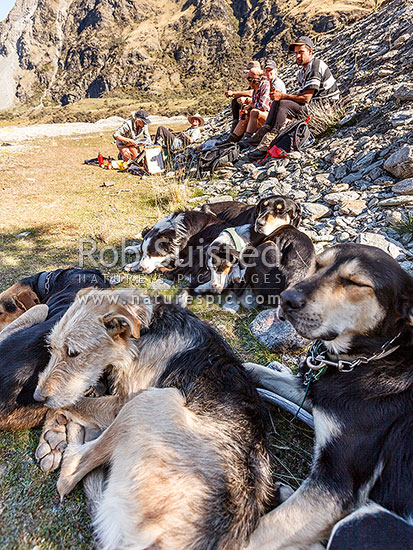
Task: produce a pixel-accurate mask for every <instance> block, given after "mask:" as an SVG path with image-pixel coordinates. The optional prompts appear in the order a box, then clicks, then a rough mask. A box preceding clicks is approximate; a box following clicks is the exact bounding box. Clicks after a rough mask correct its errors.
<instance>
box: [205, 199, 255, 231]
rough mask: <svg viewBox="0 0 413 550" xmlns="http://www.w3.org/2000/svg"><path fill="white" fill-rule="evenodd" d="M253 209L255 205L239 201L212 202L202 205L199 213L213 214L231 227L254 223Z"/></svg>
mask: <svg viewBox="0 0 413 550" xmlns="http://www.w3.org/2000/svg"><path fill="white" fill-rule="evenodd" d="M255 209H256V206H255V205H253V206H251V205H249V204H245V203H244V202H239V201H222V202H214V203H211V204H203V205H202V206H201V208H200V210H201V212H207V213H209V214H214V215H215V216H217V217H218V218H219V219H221V220H222V221H224V222H225V223H227V224H228V225H230V226H231V227H237V226H239V225H245V224H248V223H254V219H255Z"/></svg>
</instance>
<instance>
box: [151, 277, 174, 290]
mask: <svg viewBox="0 0 413 550" xmlns="http://www.w3.org/2000/svg"><path fill="white" fill-rule="evenodd" d="M173 284H174V282H173V281H168V280H167V279H156V281H153V282H152V283H151V284H150V285H149V286H150V288H152V290H170V289H171V287H172V286H173Z"/></svg>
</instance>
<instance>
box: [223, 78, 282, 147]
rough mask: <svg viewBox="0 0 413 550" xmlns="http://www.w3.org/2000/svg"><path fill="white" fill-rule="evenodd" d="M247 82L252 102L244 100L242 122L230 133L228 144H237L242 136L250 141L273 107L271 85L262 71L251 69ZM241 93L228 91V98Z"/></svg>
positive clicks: (247, 99)
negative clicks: (250, 90)
mask: <svg viewBox="0 0 413 550" xmlns="http://www.w3.org/2000/svg"><path fill="white" fill-rule="evenodd" d="M247 80H248V83H249V85H250V86H251V89H252V93H251V101H250V102H249V98H242V99H243V103H244V105H243V107H242V109H241V111H240V120H239V122H238V124H237V125H236V127H235V128H234V130H233V131H232V132H231V133H230V135H229V137H228V138H227V140H226V143H236V142H238V141H240V139H241V138H242V136H244V138H245V139H248V138H250V137H251V136H252V134H253V133H254V132H255V131H256V130H257V129H258V128H260V127H261V126H262V125H263V124H264V122H265V120H266V118H267V115H268V111H269V110H270V106H271V99H270V83H269V81H268V80H267V79H264V77H263V73H262V70H261V69H258V68H256V67H253V68H251V69H250V71H249V73H248V76H247ZM239 93H241V92H231V91H227V93H226V95H227V96H228V97H237V94H239Z"/></svg>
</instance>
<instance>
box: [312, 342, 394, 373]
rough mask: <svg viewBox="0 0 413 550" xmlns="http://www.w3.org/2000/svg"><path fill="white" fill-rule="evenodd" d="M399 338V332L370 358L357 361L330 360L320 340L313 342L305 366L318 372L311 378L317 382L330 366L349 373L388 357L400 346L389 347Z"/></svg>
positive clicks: (359, 358) (363, 357) (360, 358)
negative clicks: (364, 364)
mask: <svg viewBox="0 0 413 550" xmlns="http://www.w3.org/2000/svg"><path fill="white" fill-rule="evenodd" d="M399 336H400V332H399V333H398V334H396V336H394V337H393V338H392V339H391V340H388V341H387V342H385V343H384V344H383V345H382V346H381V348H380V351H378V352H376V353H373V355H370V357H365V356H361V357H357V359H353V361H348V360H345V359H338V358H337V360H332V359H331V357H330V355H329V352H328V350H327V348H326V347H325V345H324V343H323V342H322V341H321V340H315V341H314V342H313V344H312V346H311V348H310V349H309V352H308V355H307V358H306V364H307V366H308V367H309V368H310V370H311V371H320V372H318V373H317V374H316V375H315V376H313V379H315V380H317V379H318V378H319V377H320V376H321V374H322V373H323V372H325V370H326V369H327V367H330V366H331V367H336V368H337V369H338V370H339V372H351V371H353V370H354V368H355V367H357V366H358V365H360V364H361V363H370V362H371V361H377V360H378V359H382V358H383V357H387V355H390V354H391V353H393V352H394V351H396V350H397V349H398V348H399V347H400V345H396V346H393V347H391V346H392V344H393V343H394V342H395V341H396V340H397V338H398V337H399ZM321 370H322V372H321Z"/></svg>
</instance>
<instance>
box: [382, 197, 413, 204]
mask: <svg viewBox="0 0 413 550" xmlns="http://www.w3.org/2000/svg"><path fill="white" fill-rule="evenodd" d="M402 204H413V196H412V195H400V197H393V198H391V199H385V200H383V201H380V202H379V206H400V205H402Z"/></svg>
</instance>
